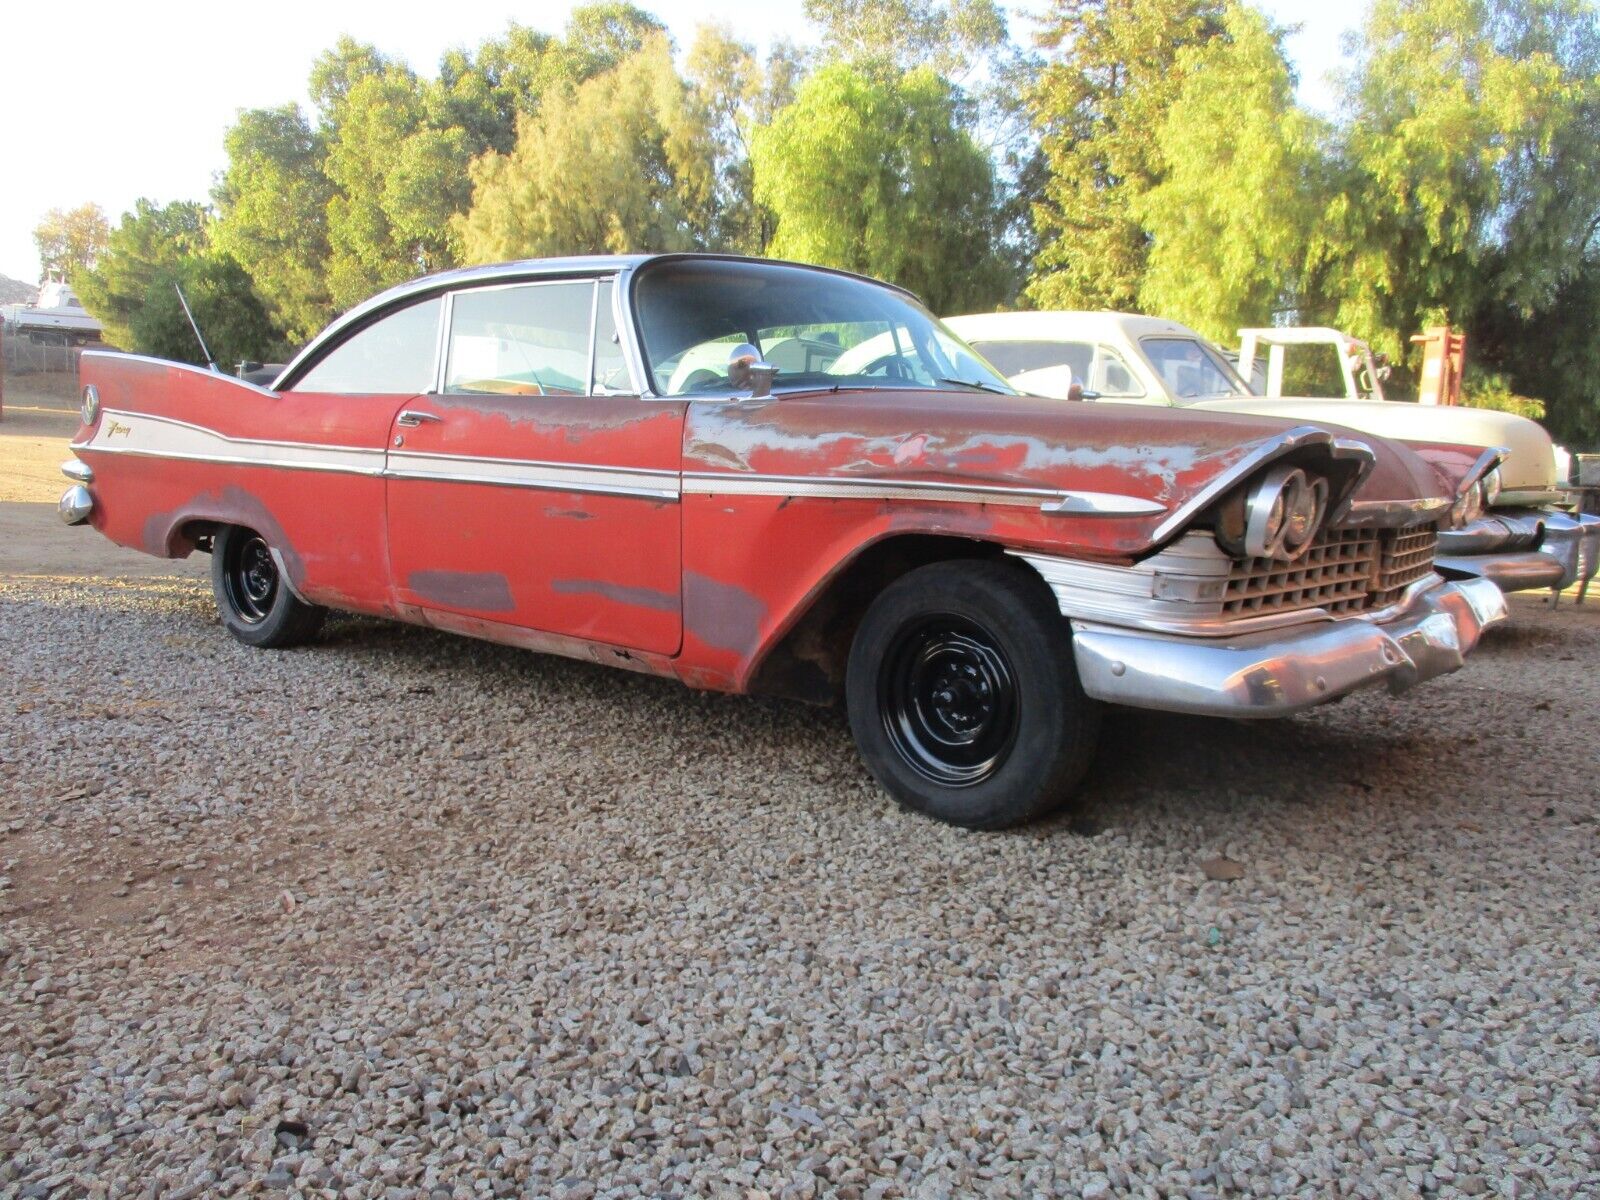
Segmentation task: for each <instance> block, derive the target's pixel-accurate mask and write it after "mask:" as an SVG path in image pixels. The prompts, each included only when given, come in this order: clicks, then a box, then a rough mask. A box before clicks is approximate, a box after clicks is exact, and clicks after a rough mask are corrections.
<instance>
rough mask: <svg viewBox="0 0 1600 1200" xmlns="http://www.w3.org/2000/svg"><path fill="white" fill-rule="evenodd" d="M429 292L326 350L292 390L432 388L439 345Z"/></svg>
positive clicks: (435, 307) (435, 302)
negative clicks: (420, 299) (415, 302)
mask: <svg viewBox="0 0 1600 1200" xmlns="http://www.w3.org/2000/svg"><path fill="white" fill-rule="evenodd" d="M443 305H444V301H443V300H441V299H439V298H438V297H437V296H435V297H434V298H433V299H432V300H423V301H421V302H420V303H417V304H413V305H411V306H410V307H408V308H402V309H401V310H400V311H399V312H396V313H390V314H389V315H388V316H387V317H384V318H383V319H382V320H380V321H376V322H374V323H373V324H371V325H368V326H367V327H366V328H365V329H363V330H361V332H359V333H357V334H355V335H354V336H352V337H349V338H347V339H345V340H344V341H343V342H340V343H339V345H337V346H335V347H334V348H333V349H332V350H330V351H328V353H327V354H325V355H324V356H323V357H322V359H321V360H320V361H319V362H318V363H317V365H316V366H314V367H312V368H311V369H310V370H309V371H307V372H306V373H305V374H304V375H302V376H301V377H300V382H299V383H297V384H295V385H294V390H295V391H297V392H325V393H329V394H332V395H347V396H349V395H362V394H368V395H405V396H415V395H417V394H418V393H420V392H426V391H428V390H429V389H430V388H432V387H433V377H434V363H435V359H436V356H437V354H438V350H439V311H440V309H441V308H442V307H443Z"/></svg>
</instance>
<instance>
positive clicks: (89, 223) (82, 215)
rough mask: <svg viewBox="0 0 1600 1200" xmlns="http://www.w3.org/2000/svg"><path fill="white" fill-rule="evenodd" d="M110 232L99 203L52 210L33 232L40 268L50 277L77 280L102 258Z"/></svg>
mask: <svg viewBox="0 0 1600 1200" xmlns="http://www.w3.org/2000/svg"><path fill="white" fill-rule="evenodd" d="M110 233H111V226H110V223H109V222H108V221H107V220H106V214H105V212H104V210H103V209H101V207H100V206H99V205H98V204H80V205H79V206H78V207H77V208H72V209H60V208H52V209H51V210H50V211H49V212H47V213H46V214H45V215H44V219H43V220H42V221H40V222H39V224H38V225H37V226H35V228H34V231H33V244H34V245H35V246H37V247H38V249H39V267H40V269H41V270H42V271H43V272H44V275H45V277H46V278H49V277H50V276H52V275H62V276H65V277H66V278H67V279H69V280H73V281H76V279H77V277H78V276H79V275H81V274H82V273H83V272H84V271H86V270H89V269H90V268H92V267H93V266H94V265H95V262H96V261H97V260H98V259H99V258H100V255H101V254H102V253H103V252H104V250H105V246H106V238H107V237H108V236H109V235H110Z"/></svg>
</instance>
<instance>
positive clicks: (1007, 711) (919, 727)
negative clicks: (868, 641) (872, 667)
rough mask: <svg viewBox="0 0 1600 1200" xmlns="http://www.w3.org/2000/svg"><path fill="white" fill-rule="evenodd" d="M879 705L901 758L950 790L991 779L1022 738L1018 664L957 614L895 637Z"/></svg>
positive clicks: (926, 620) (907, 628) (907, 629)
mask: <svg viewBox="0 0 1600 1200" xmlns="http://www.w3.org/2000/svg"><path fill="white" fill-rule="evenodd" d="M878 705H879V711H880V712H881V714H882V717H883V726H884V730H885V732H886V733H887V734H888V735H889V741H890V744H892V745H893V746H894V748H895V751H896V752H897V753H898V754H899V755H900V757H901V759H903V760H904V761H905V763H906V765H907V766H909V767H910V768H911V769H912V770H913V771H915V772H916V773H917V774H919V775H921V776H922V777H923V778H924V779H927V780H929V781H931V782H933V783H936V784H939V785H941V786H944V787H971V786H972V785H974V784H978V783H982V782H983V781H984V780H985V779H988V778H990V777H991V776H992V775H994V773H995V772H996V771H998V770H999V769H1000V767H1001V766H1002V764H1004V762H1005V760H1006V758H1007V757H1008V756H1009V755H1010V753H1011V748H1012V746H1013V745H1014V744H1015V743H1016V740H1017V724H1018V717H1019V707H1018V703H1017V682H1016V675H1015V673H1014V672H1013V670H1012V668H1011V663H1010V661H1009V660H1008V659H1007V658H1006V655H1005V652H1004V651H1003V650H1001V649H1000V647H999V645H998V644H997V643H996V642H995V640H994V638H993V636H992V635H991V634H989V632H988V631H987V630H985V629H984V628H983V627H982V626H980V625H978V624H977V623H976V622H974V621H970V620H968V619H967V618H965V617H959V616H956V615H955V614H953V613H949V614H939V615H934V616H928V617H924V618H922V619H920V620H917V621H913V622H910V623H908V624H907V625H905V626H904V627H902V628H901V629H900V630H899V632H897V633H896V634H895V637H894V640H893V641H892V642H891V643H890V646H889V652H888V654H887V655H886V656H885V658H884V663H883V669H882V671H881V672H880V674H879V677H878Z"/></svg>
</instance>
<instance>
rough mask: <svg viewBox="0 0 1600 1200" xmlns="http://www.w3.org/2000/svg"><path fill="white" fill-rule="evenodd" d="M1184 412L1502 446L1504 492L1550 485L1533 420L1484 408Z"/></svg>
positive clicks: (1311, 403) (1288, 406)
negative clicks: (1278, 419)
mask: <svg viewBox="0 0 1600 1200" xmlns="http://www.w3.org/2000/svg"><path fill="white" fill-rule="evenodd" d="M1185 407H1187V408H1201V409H1208V410H1211V411H1214V412H1233V413H1244V414H1246V415H1249V416H1258V417H1264V416H1273V417H1286V418H1288V419H1289V420H1292V421H1312V422H1317V421H1323V422H1327V423H1330V424H1335V425H1346V426H1349V427H1350V428H1351V429H1359V430H1362V431H1363V432H1366V433H1375V434H1378V435H1379V436H1381V437H1388V438H1395V439H1397V440H1399V441H1410V442H1452V443H1455V444H1457V445H1462V446H1478V447H1481V448H1483V449H1487V448H1489V447H1490V446H1504V447H1506V448H1507V449H1508V450H1510V451H1511V453H1510V454H1509V455H1508V456H1507V458H1506V460H1505V462H1504V464H1503V465H1502V466H1501V468H1500V484H1501V487H1502V488H1503V489H1504V490H1505V491H1508V492H1510V491H1525V490H1540V489H1545V488H1549V487H1553V486H1554V485H1555V482H1556V460H1555V448H1554V446H1553V445H1552V444H1551V441H1550V435H1549V434H1548V433H1546V432H1545V431H1544V427H1543V426H1542V425H1540V424H1539V423H1538V422H1537V421H1530V420H1528V418H1527V417H1519V416H1516V415H1515V414H1514V413H1503V412H1495V411H1494V410H1492V409H1487V408H1457V407H1451V406H1439V405H1432V404H1407V403H1404V402H1401V401H1396V400H1337V399H1316V398H1312V397H1296V396H1280V397H1272V398H1268V397H1263V396H1224V397H1221V398H1219V399H1216V400H1201V401H1198V402H1196V403H1194V404H1190V405H1186V406H1185Z"/></svg>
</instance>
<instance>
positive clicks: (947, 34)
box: [805, 0, 1009, 79]
mask: <svg viewBox="0 0 1600 1200" xmlns="http://www.w3.org/2000/svg"><path fill="white" fill-rule="evenodd" d="M805 14H806V18H807V19H808V20H809V21H811V22H812V23H813V24H815V25H817V26H818V27H819V28H820V30H821V33H822V54H823V56H824V57H825V58H827V59H829V60H832V61H837V62H848V63H853V64H854V65H856V66H857V67H861V68H863V69H869V70H870V69H873V68H874V67H876V68H878V69H881V70H883V71H886V72H887V73H889V74H892V75H897V74H901V73H903V72H906V71H912V70H915V69H916V68H918V67H931V68H933V70H934V71H936V72H938V73H939V74H940V75H943V76H945V77H946V78H948V79H960V78H962V77H964V76H966V75H968V74H970V73H971V72H973V71H974V70H976V69H978V68H980V67H981V66H983V65H984V64H985V63H986V62H987V61H988V60H989V59H990V57H991V56H992V55H994V54H996V53H997V52H998V51H1001V50H1002V49H1003V48H1005V47H1006V46H1008V45H1009V36H1008V33H1007V29H1006V18H1005V13H1004V11H1003V10H1002V9H1001V7H1000V5H999V4H997V3H995V0H944V2H943V3H941V2H939V0H880V2H879V3H876V4H862V3H860V0H805Z"/></svg>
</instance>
